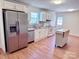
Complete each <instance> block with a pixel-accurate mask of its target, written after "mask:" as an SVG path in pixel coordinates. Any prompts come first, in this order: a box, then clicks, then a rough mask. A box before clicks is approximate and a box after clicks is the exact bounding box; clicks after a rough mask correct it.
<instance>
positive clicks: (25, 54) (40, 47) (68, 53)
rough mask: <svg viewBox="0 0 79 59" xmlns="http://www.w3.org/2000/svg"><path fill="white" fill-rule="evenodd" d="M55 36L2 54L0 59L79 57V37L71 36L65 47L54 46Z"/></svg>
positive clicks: (78, 58) (69, 58)
mask: <svg viewBox="0 0 79 59" xmlns="http://www.w3.org/2000/svg"><path fill="white" fill-rule="evenodd" d="M54 45H55V36H53V37H50V38H47V39H44V40H41V41H39V42H37V43H32V44H30V45H29V46H28V47H27V48H25V49H22V50H20V51H17V52H15V53H12V54H3V53H2V54H0V59H79V38H77V37H72V36H70V37H69V40H68V44H67V45H66V46H65V47H64V48H54Z"/></svg>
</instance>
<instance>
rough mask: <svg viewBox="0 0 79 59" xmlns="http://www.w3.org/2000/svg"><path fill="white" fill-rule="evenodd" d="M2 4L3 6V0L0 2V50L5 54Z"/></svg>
mask: <svg viewBox="0 0 79 59" xmlns="http://www.w3.org/2000/svg"><path fill="white" fill-rule="evenodd" d="M2 4H3V0H0V48H2V49H3V51H4V52H5V44H4V42H5V41H4V31H3V18H2Z"/></svg>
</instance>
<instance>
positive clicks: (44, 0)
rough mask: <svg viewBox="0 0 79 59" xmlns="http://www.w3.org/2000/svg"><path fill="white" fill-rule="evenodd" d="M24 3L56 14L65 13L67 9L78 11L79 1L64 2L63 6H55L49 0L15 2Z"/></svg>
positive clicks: (69, 0) (67, 0)
mask: <svg viewBox="0 0 79 59" xmlns="http://www.w3.org/2000/svg"><path fill="white" fill-rule="evenodd" d="M16 1H20V2H24V3H28V4H30V5H32V6H35V7H39V8H46V9H50V10H54V11H57V12H63V11H67V10H68V9H76V10H79V0H65V2H64V3H63V4H60V5H55V4H53V3H51V2H50V1H51V0H16Z"/></svg>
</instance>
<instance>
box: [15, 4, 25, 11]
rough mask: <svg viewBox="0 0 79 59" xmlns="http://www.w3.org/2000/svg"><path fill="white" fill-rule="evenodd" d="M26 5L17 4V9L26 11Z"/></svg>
mask: <svg viewBox="0 0 79 59" xmlns="http://www.w3.org/2000/svg"><path fill="white" fill-rule="evenodd" d="M24 7H25V5H21V4H16V10H18V11H24Z"/></svg>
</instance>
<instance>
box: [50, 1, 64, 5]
mask: <svg viewBox="0 0 79 59" xmlns="http://www.w3.org/2000/svg"><path fill="white" fill-rule="evenodd" d="M51 2H52V3H54V4H57V5H58V4H62V3H63V2H64V0H52V1H51Z"/></svg>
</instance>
